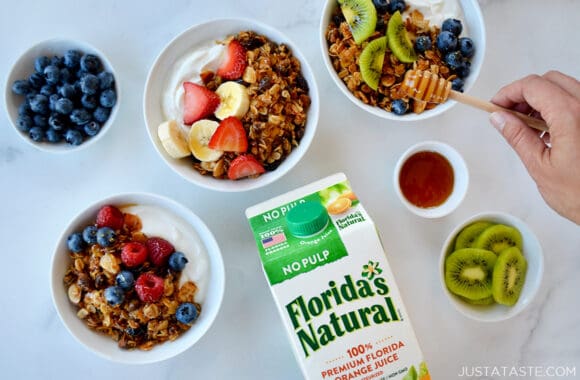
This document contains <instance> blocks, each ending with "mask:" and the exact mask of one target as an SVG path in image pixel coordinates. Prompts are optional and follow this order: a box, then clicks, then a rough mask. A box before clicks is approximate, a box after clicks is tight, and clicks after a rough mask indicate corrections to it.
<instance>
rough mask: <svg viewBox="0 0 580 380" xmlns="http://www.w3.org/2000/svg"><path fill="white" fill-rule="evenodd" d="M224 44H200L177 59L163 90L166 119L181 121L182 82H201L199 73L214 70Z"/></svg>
mask: <svg viewBox="0 0 580 380" xmlns="http://www.w3.org/2000/svg"><path fill="white" fill-rule="evenodd" d="M224 50H225V46H224V45H222V44H217V43H215V42H213V41H212V42H211V43H208V44H206V45H202V46H200V47H198V48H197V49H195V51H193V52H192V53H191V54H189V55H186V56H184V57H183V58H181V59H180V60H178V61H177V62H176V63H175V65H174V66H173V68H172V69H171V76H170V77H169V80H168V81H167V83H166V86H165V88H164V90H163V113H164V114H165V119H166V120H177V121H178V122H180V123H182V121H183V97H184V94H185V91H184V90H183V82H192V83H197V84H201V83H202V80H201V73H203V72H205V71H214V72H215V71H216V70H217V69H218V67H219V63H220V58H221V56H222V53H223V52H224Z"/></svg>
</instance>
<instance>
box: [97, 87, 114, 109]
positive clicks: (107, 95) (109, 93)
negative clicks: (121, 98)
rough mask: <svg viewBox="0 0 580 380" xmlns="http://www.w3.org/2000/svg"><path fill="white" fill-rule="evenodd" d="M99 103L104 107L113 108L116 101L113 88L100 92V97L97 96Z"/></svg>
mask: <svg viewBox="0 0 580 380" xmlns="http://www.w3.org/2000/svg"><path fill="white" fill-rule="evenodd" d="M99 100H100V102H101V105H102V106H103V107H106V108H113V106H114V105H115V103H116V102H117V94H116V93H115V91H113V90H105V91H103V92H101V97H100V98H99Z"/></svg>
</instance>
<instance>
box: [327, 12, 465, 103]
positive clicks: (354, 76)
mask: <svg viewBox="0 0 580 380" xmlns="http://www.w3.org/2000/svg"><path fill="white" fill-rule="evenodd" d="M390 17H391V15H390V14H389V13H385V14H383V15H379V21H378V22H377V25H383V26H384V25H387V23H388V21H389V18H390ZM405 26H406V29H407V33H408V34H409V36H410V37H411V39H413V40H414V39H415V38H416V37H418V36H420V35H426V36H430V37H431V40H432V41H435V40H436V39H437V36H438V35H439V33H440V29H439V28H438V27H436V26H432V25H429V21H427V20H425V19H424V17H423V14H422V13H421V12H420V11H418V10H413V11H412V12H411V14H410V17H408V18H407V19H406V20H405ZM377 29H379V28H377ZM383 35H384V28H383V29H382V30H380V31H379V30H377V31H375V33H374V34H373V35H372V36H371V37H370V38H369V39H368V40H367V42H365V43H363V44H362V45H357V44H356V42H355V41H354V39H353V36H352V33H351V31H350V28H349V26H348V23H347V22H346V20H345V19H344V17H343V16H342V13H341V10H340V8H338V7H337V9H336V10H335V12H334V14H333V15H332V17H331V21H330V23H329V25H328V27H327V29H326V41H327V43H328V54H329V56H330V60H331V62H332V66H333V68H334V70H335V71H336V73H337V74H338V77H339V78H340V79H341V80H342V81H343V82H344V84H345V85H346V87H347V88H348V89H349V91H350V92H351V93H352V94H353V95H354V96H355V97H356V98H358V99H360V100H361V101H362V102H363V103H365V104H368V105H371V106H375V107H380V108H382V109H384V110H386V111H389V112H390V111H391V103H392V101H393V100H395V99H402V100H404V101H405V102H407V103H409V109H412V110H413V112H415V113H421V112H422V111H423V110H425V109H431V108H433V107H435V106H436V104H434V103H426V102H422V101H415V100H413V99H409V98H408V97H407V96H406V95H405V94H404V93H403V92H402V91H400V88H401V83H402V81H403V78H404V76H405V73H406V72H407V70H411V69H413V70H428V71H431V72H432V73H435V74H438V75H439V77H442V78H445V79H448V80H453V79H454V78H455V77H456V75H455V74H453V73H452V71H451V70H450V69H449V67H447V66H446V65H445V63H444V61H443V57H442V56H441V53H440V52H439V51H438V50H437V49H436V48H435V47H432V48H431V49H429V50H426V51H425V52H424V53H421V54H419V56H418V59H417V60H416V61H415V62H413V63H403V62H400V61H399V60H398V58H397V57H396V56H395V55H394V54H393V53H392V51H391V50H390V49H389V48H388V47H387V52H386V56H385V60H384V64H383V72H382V76H381V79H380V81H379V86H378V90H377V91H374V90H373V89H371V88H370V87H369V86H368V85H367V84H366V83H365V82H364V81H363V79H362V75H361V73H360V68H359V57H360V55H361V53H362V51H363V49H364V47H365V46H366V44H367V43H368V41H372V40H373V39H375V38H378V37H382V36H383Z"/></svg>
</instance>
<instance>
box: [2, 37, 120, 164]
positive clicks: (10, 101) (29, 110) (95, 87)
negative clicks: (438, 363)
mask: <svg viewBox="0 0 580 380" xmlns="http://www.w3.org/2000/svg"><path fill="white" fill-rule="evenodd" d="M5 100H6V111H7V113H8V116H9V119H10V121H11V122H12V125H13V126H14V129H15V131H16V132H17V133H18V135H19V136H20V137H22V138H23V139H24V140H25V141H26V142H28V143H30V144H32V145H33V146H34V147H36V148H38V149H40V150H43V151H47V152H55V153H60V152H71V151H75V150H78V149H80V148H83V147H86V146H88V145H90V144H93V143H95V142H96V141H97V140H98V139H100V138H101V137H102V136H103V135H104V134H105V132H106V131H107V130H108V129H109V128H110V126H111V124H112V123H113V121H114V119H115V115H116V113H117V109H118V103H119V86H118V83H117V81H116V78H115V74H114V70H113V67H112V65H111V63H110V62H109V60H108V59H107V58H106V57H105V55H104V54H103V53H102V52H100V51H99V50H97V49H96V48H94V47H93V46H91V45H89V44H87V43H85V42H80V41H74V40H68V39H50V40H46V41H43V42H40V43H38V44H36V45H34V46H33V47H31V48H30V49H28V50H27V51H26V52H25V53H24V54H22V55H21V56H20V58H18V60H17V61H16V62H15V63H14V65H13V67H12V70H11V72H10V74H9V75H8V79H7V81H6V94H5Z"/></svg>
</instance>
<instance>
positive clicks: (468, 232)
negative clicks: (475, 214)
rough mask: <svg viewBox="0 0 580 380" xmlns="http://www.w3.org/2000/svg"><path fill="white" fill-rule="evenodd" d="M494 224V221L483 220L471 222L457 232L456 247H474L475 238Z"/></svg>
mask: <svg viewBox="0 0 580 380" xmlns="http://www.w3.org/2000/svg"><path fill="white" fill-rule="evenodd" d="M492 225H493V223H491V222H483V221H481V222H474V223H471V224H470V225H468V226H467V227H465V228H464V229H462V230H461V232H459V234H457V238H456V239H455V249H456V250H457V249H461V248H470V247H473V244H474V242H475V239H477V237H478V236H479V235H480V234H481V233H482V232H483V230H485V229H486V228H487V227H491V226H492Z"/></svg>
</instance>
